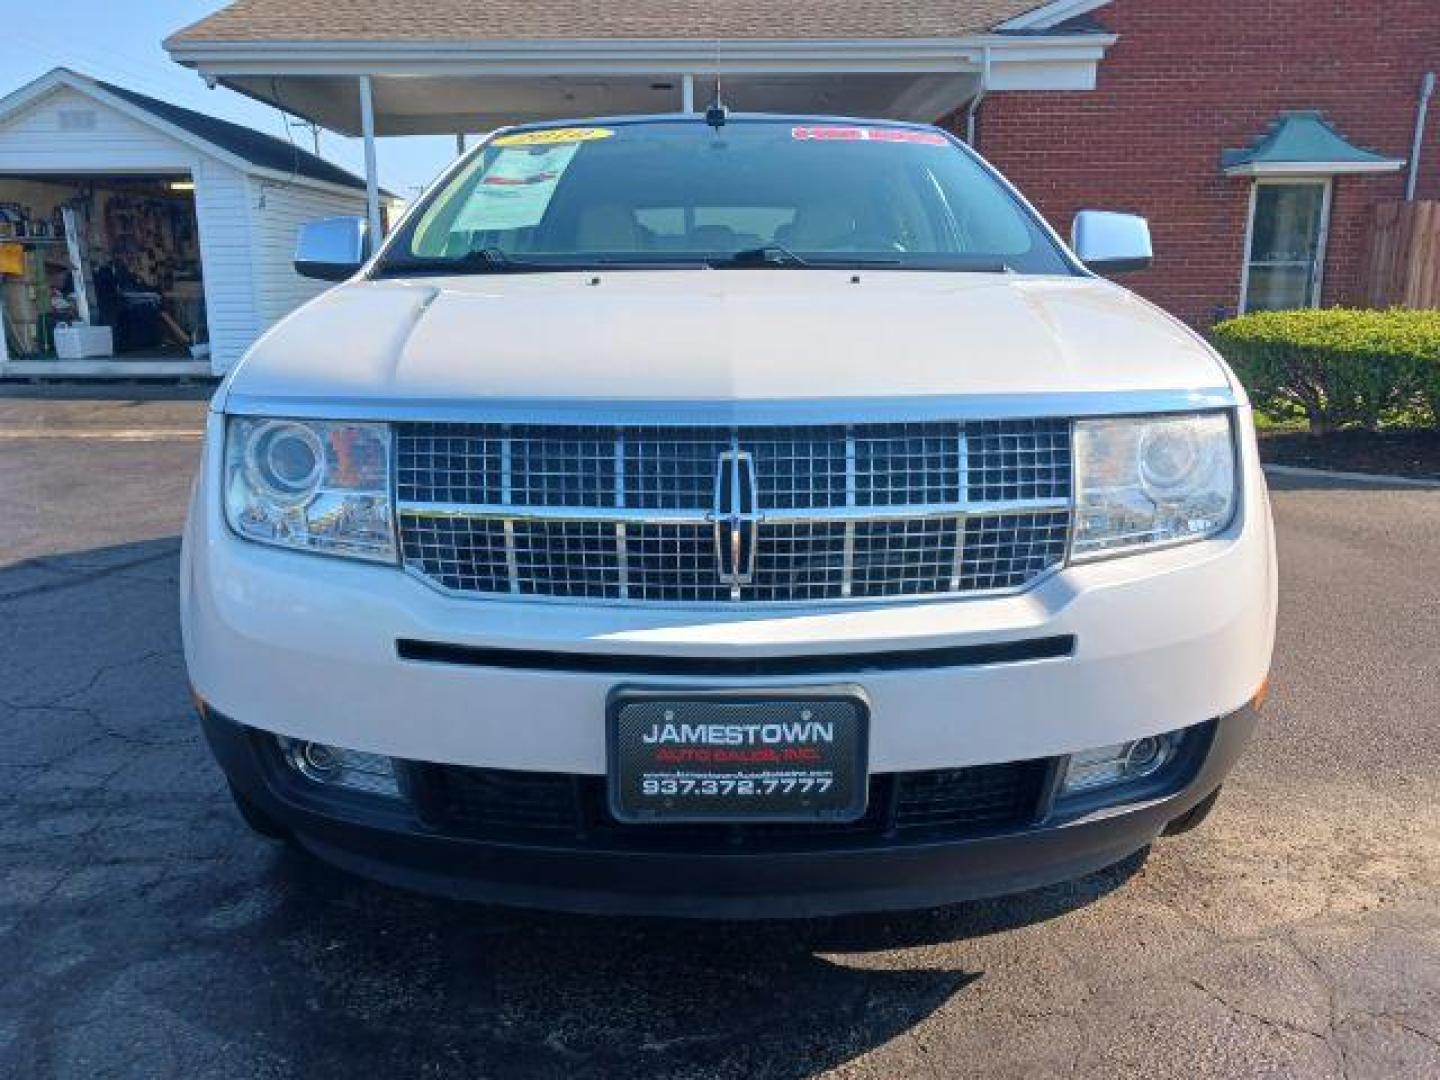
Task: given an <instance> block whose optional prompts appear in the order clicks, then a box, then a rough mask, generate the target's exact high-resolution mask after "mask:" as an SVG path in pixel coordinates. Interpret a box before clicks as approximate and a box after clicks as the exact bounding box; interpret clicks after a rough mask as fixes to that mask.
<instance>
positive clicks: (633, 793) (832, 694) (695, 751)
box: [605, 683, 870, 825]
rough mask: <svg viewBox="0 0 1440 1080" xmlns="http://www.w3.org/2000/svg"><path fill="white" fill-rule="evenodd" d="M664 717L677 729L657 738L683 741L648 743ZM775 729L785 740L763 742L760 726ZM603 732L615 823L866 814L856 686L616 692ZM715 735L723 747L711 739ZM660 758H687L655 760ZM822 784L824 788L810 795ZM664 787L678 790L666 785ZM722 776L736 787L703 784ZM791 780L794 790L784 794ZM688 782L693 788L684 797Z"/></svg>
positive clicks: (863, 729) (866, 720)
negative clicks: (670, 782)
mask: <svg viewBox="0 0 1440 1080" xmlns="http://www.w3.org/2000/svg"><path fill="white" fill-rule="evenodd" d="M667 710H668V711H669V712H670V713H671V714H672V720H671V721H670V723H671V726H672V728H674V729H675V730H674V731H672V732H663V734H664V735H666V736H675V735H679V736H681V737H680V738H679V739H678V741H677V740H676V739H674V738H673V737H671V738H668V739H660V738H657V739H655V740H654V741H647V739H646V736H648V735H657V734H662V731H661V729H662V728H663V725H664V724H665V723H666V719H665V714H666V712H667ZM773 725H781V734H782V735H783V736H785V737H783V738H781V739H779V740H778V741H766V740H767V739H770V737H771V736H773V734H774V732H773V731H768V730H760V729H764V728H768V727H770V726H773ZM786 725H788V726H786ZM795 725H799V727H796V726H795ZM816 725H818V727H817V726H816ZM827 725H828V734H829V738H828V740H827V739H826V737H825V736H826V732H827ZM737 726H738V727H739V728H740V729H741V731H740V741H739V742H732V741H728V740H731V739H734V738H736V731H735V730H734V729H735V728H736V727H737ZM716 728H719V729H721V730H719V731H715V730H714V729H716ZM701 729H705V730H704V731H703V732H702V731H701ZM605 732H606V769H605V773H606V783H605V786H606V792H607V801H608V803H609V809H610V813H611V815H612V816H613V817H614V818H615V819H616V820H617V821H619V822H622V823H626V824H716V825H720V824H738V825H746V824H766V823H796V822H799V823H803V822H811V823H816V824H820V823H845V822H851V821H858V820H859V819H860V818H862V817H864V816H865V811H866V809H867V802H868V796H869V788H870V782H869V781H870V772H869V751H870V702H869V699H868V698H867V696H866V695H865V691H864V690H863V689H862V688H861V687H859V686H856V685H853V684H848V683H847V684H842V685H825V686H807V687H794V688H774V687H766V688H753V687H752V688H745V689H733V690H732V689H687V688H683V687H654V686H618V687H616V688H615V689H614V690H613V691H611V693H610V695H609V698H608V699H607V701H606V709H605ZM702 735H703V736H704V737H700V736H702ZM712 735H718V736H720V738H721V739H722V741H720V742H712V741H710V739H709V736H712ZM791 736H796V737H791ZM670 751H674V752H675V754H671V753H670ZM662 752H663V753H665V754H666V756H667V757H671V758H672V759H673V758H674V757H675V756H676V755H677V754H678V756H680V757H681V758H683V759H684V760H679V761H677V760H657V758H656V755H658V754H661V753H662ZM707 752H708V753H709V756H710V759H709V760H706V754H707ZM646 755H649V757H648V759H647V757H646ZM826 778H828V779H830V781H831V783H830V785H829V786H828V787H825V788H824V790H817V789H818V788H819V787H820V785H821V782H822V781H823V780H824V779H826ZM647 779H648V780H653V781H655V790H652V791H650V792H647V791H646V790H645V781H646V780H647ZM667 779H668V780H673V781H675V782H676V785H677V786H676V787H674V788H670V787H665V786H663V781H665V780H667ZM724 779H733V781H734V786H733V787H731V788H729V789H728V790H726V789H725V788H724V787H723V785H722V786H720V787H717V788H715V789H710V788H707V787H705V786H704V783H705V781H706V780H717V781H719V780H724ZM787 779H788V780H792V781H794V783H793V784H791V785H786V784H785V781H786V780H787ZM807 779H808V780H810V781H812V784H811V785H809V786H806V785H805V780H807ZM686 780H688V781H691V782H692V784H693V785H698V787H696V786H692V787H691V788H690V789H688V790H684V789H683V788H682V786H680V785H681V784H682V782H683V781H686ZM744 780H750V781H751V782H752V785H753V784H756V783H758V784H759V787H758V789H757V788H755V787H753V786H752V787H751V788H749V789H746V788H745V787H743V786H742V784H741V782H742V781H744ZM772 782H778V783H774V786H772ZM707 792H709V793H707Z"/></svg>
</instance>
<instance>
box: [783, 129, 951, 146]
mask: <svg viewBox="0 0 1440 1080" xmlns="http://www.w3.org/2000/svg"><path fill="white" fill-rule="evenodd" d="M790 135H791V137H792V138H794V139H795V140H797V141H798V142H883V143H917V144H919V145H921V146H946V145H948V142H949V140H947V139H946V138H945V136H944V135H941V134H940V133H939V132H938V131H913V130H911V129H910V128H866V127H796V128H791V129H790Z"/></svg>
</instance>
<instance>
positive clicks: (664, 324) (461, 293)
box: [217, 269, 1229, 415]
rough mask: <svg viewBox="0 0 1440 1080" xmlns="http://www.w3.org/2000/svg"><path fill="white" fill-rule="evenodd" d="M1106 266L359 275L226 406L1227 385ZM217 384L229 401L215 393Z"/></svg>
mask: <svg viewBox="0 0 1440 1080" xmlns="http://www.w3.org/2000/svg"><path fill="white" fill-rule="evenodd" d="M1228 384H1229V380H1228V378H1227V375H1226V372H1225V370H1224V368H1223V366H1222V365H1221V364H1220V362H1219V361H1218V359H1217V358H1216V356H1215V355H1214V353H1213V352H1212V351H1211V350H1210V349H1209V348H1208V347H1207V346H1206V345H1205V344H1204V343H1203V342H1202V341H1201V340H1200V339H1199V338H1198V337H1197V336H1196V335H1195V334H1193V333H1192V332H1190V331H1189V330H1188V329H1186V328H1185V327H1184V326H1183V325H1181V324H1180V323H1179V322H1177V321H1176V320H1174V319H1172V318H1170V317H1169V316H1167V315H1165V314H1163V313H1162V312H1160V311H1159V310H1158V309H1156V308H1154V307H1152V306H1151V305H1149V304H1148V303H1146V302H1144V301H1142V300H1140V299H1139V298H1138V297H1136V296H1134V295H1133V294H1131V293H1129V292H1127V291H1126V290H1124V289H1121V288H1119V287H1118V286H1115V285H1112V284H1110V283H1109V282H1106V281H1102V280H1099V279H1092V278H1078V277H1070V278H1050V277H1024V276H1018V275H1009V274H959V273H928V272H910V271H879V272H865V273H855V272H851V271H831V270H793V269H755V270H682V271H655V272H652V271H620V272H609V273H604V274H589V273H584V274H582V273H555V274H549V273H547V274H507V275H483V276H468V277H445V278H425V279H411V280H381V281H364V280H357V281H354V282H351V283H347V284H345V285H342V286H340V287H338V288H335V289H332V290H331V291H330V292H328V293H326V294H324V295H323V296H321V297H319V298H318V299H316V300H314V301H312V302H311V303H309V304H307V305H306V306H304V307H303V308H301V309H299V310H298V311H296V312H295V313H293V314H292V315H290V316H289V317H288V318H286V319H285V320H283V321H282V322H281V323H280V324H279V325H277V326H276V327H275V328H274V329H272V330H271V331H270V332H269V333H268V334H266V335H265V336H264V337H263V338H262V339H261V340H260V341H259V342H258V343H257V344H256V345H255V346H254V348H253V349H252V350H251V351H250V353H249V354H248V355H247V357H246V359H245V360H244V361H243V363H242V364H241V365H240V367H239V368H238V369H237V370H236V372H235V373H234V375H233V376H232V378H231V380H230V382H229V384H228V386H227V390H226V396H225V398H224V403H223V405H222V407H224V408H226V409H229V410H231V411H242V412H254V411H277V410H279V411H284V410H289V411H290V412H291V413H292V414H293V415H319V414H323V413H324V412H325V411H326V409H327V408H329V409H330V410H332V411H334V412H335V413H336V415H354V414H356V413H357V412H359V413H367V412H368V413H374V414H377V415H383V414H384V412H385V411H386V410H387V409H389V410H394V411H395V412H396V414H397V415H398V414H405V415H410V414H413V412H414V411H415V410H422V411H423V410H434V411H436V412H437V414H438V413H447V412H452V411H455V410H456V409H457V407H462V406H463V407H473V406H474V405H475V404H477V403H484V404H486V405H487V406H493V407H496V408H503V407H505V406H507V405H509V406H515V407H518V408H520V409H522V411H523V410H525V409H532V410H533V409H534V408H537V407H538V408H546V407H549V406H556V407H559V406H565V407H574V408H577V409H584V408H590V409H594V408H595V407H596V406H597V405H599V404H604V403H607V402H608V403H612V404H614V405H617V406H618V405H619V404H620V403H625V402H629V403H646V404H647V405H648V406H649V407H650V408H652V409H654V410H658V411H660V412H661V413H662V414H663V411H664V410H665V409H666V408H667V406H671V405H675V404H678V403H687V404H705V403H708V404H710V405H711V406H712V407H720V408H732V409H736V410H741V409H742V408H743V406H744V405H745V404H746V403H776V404H780V405H786V404H791V403H794V402H797V401H806V402H814V401H838V402H839V403H840V404H842V405H845V404H847V403H849V404H854V403H855V400H859V399H863V400H864V401H867V402H871V403H873V402H875V401H892V402H893V401H897V400H908V399H914V398H951V397H970V396H997V395H1003V396H1005V397H1006V398H1011V397H1014V396H1025V395H1047V396H1048V395H1056V394H1074V393H1100V394H1105V393H1136V394H1141V395H1143V394H1146V393H1154V392H1161V391H1164V392H1177V391H1178V392H1182V394H1183V393H1184V392H1204V391H1215V390H1217V389H1223V388H1226V387H1227V386H1228ZM217 400H218V399H217Z"/></svg>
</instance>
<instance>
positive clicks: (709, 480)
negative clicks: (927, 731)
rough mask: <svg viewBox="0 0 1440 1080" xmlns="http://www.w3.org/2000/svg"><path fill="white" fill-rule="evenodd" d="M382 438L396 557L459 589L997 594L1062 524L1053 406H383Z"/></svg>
mask: <svg viewBox="0 0 1440 1080" xmlns="http://www.w3.org/2000/svg"><path fill="white" fill-rule="evenodd" d="M395 445H396V489H397V490H396V510H397V517H398V521H399V524H400V534H401V543H402V550H403V562H404V565H405V568H406V570H407V571H408V572H409V573H411V574H412V575H413V576H416V577H418V578H420V579H421V580H424V581H426V582H427V583H429V584H431V585H432V586H434V587H436V588H438V589H440V590H441V591H444V592H447V593H450V594H453V595H460V596H467V597H476V596H482V597H483V596H506V595H508V596H511V597H520V598H524V599H536V600H572V601H582V602H587V603H597V602H598V603H604V602H627V601H628V602H631V603H647V604H654V603H664V604H671V605H675V604H683V605H697V604H698V605H712V604H713V605H718V606H722V607H726V606H733V605H735V604H737V603H738V604H786V603H807V604H815V603H830V602H839V601H848V602H856V603H859V602H865V601H870V602H874V601H885V600H894V599H897V598H906V599H923V598H945V597H955V596H968V595H977V594H987V595H990V594H994V593H1012V592H1016V591H1019V590H1021V589H1023V588H1027V587H1029V586H1030V585H1033V584H1034V583H1035V582H1036V581H1037V580H1039V579H1040V578H1041V577H1043V576H1045V575H1046V574H1048V573H1050V572H1051V571H1053V570H1055V569H1057V568H1058V567H1059V566H1060V565H1062V564H1063V562H1064V559H1065V553H1066V548H1067V546H1068V540H1069V531H1070V521H1071V499H1072V491H1071V487H1072V460H1071V424H1070V421H1069V420H1066V419H1060V418H1046V419H1020V420H1013V421H991V420H981V421H963V422H962V421H938V422H932V421H924V422H919V423H893V424H863V425H855V424H851V425H844V424H830V425H799V426H770V427H689V428H683V427H655V426H650V427H643V428H636V427H600V426H596V425H588V426H574V425H554V426H548V425H537V424H516V425H498V424H449V423H436V422H426V421H419V422H413V423H404V424H399V425H397V432H396V439H395ZM486 495H489V496H490V498H488V499H487V498H486V497H485V496H486ZM457 496H458V497H457ZM496 496H498V498H496ZM740 530H743V532H744V536H743V541H742V536H741V532H740ZM742 547H743V549H744V550H743V562H744V565H743V566H742V565H740V564H739V563H737V562H736V560H740V559H741V558H742ZM496 549H499V550H498V551H497V550H496ZM502 552H503V561H497V559H496V556H497V555H500V554H501V553H502ZM726 565H729V566H730V569H729V570H727V569H725V567H726ZM727 573H728V574H730V575H731V576H730V577H728V578H725V579H724V580H722V575H724V574H727ZM737 573H738V578H737Z"/></svg>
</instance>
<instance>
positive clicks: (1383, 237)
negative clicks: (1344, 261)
mask: <svg viewBox="0 0 1440 1080" xmlns="http://www.w3.org/2000/svg"><path fill="white" fill-rule="evenodd" d="M1364 288H1365V303H1366V304H1367V305H1368V306H1370V307H1378V308H1386V307H1407V308H1440V202H1387V203H1379V204H1377V205H1376V207H1375V210H1374V218H1373V222H1372V228H1371V230H1370V247H1369V252H1368V255H1367V257H1366V262H1365V279H1364Z"/></svg>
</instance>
